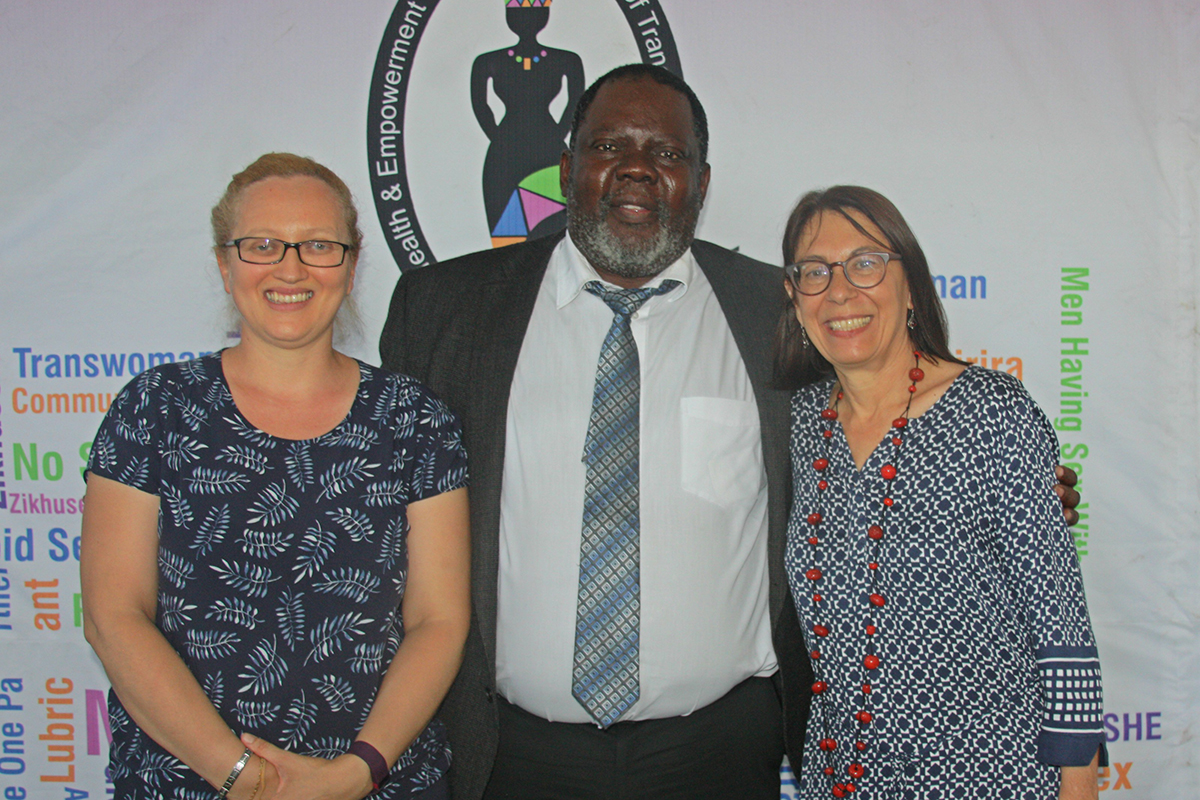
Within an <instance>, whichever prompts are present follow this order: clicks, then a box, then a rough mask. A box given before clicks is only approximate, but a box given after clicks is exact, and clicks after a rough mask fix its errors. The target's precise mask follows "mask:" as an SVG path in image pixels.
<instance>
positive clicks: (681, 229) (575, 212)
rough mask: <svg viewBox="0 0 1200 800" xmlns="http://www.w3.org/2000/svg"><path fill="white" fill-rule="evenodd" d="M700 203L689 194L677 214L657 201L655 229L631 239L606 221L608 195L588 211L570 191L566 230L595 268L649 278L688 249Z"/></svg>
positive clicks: (627, 275) (697, 198) (624, 276)
mask: <svg viewBox="0 0 1200 800" xmlns="http://www.w3.org/2000/svg"><path fill="white" fill-rule="evenodd" d="M700 207H701V201H700V199H699V197H698V196H696V195H693V196H692V197H689V198H688V203H687V205H686V206H685V207H684V208H683V209H682V210H681V211H680V213H679V214H677V215H672V214H671V211H670V210H669V209H668V208H667V207H666V206H665V205H662V204H659V206H658V208H657V211H656V214H657V216H658V223H659V226H658V233H656V234H655V235H654V237H653V238H651V239H649V240H648V241H644V242H637V243H630V242H627V241H625V240H623V239H621V238H620V237H618V236H617V235H616V234H614V233H613V232H612V230H611V229H610V228H609V227H608V226H607V225H606V224H605V217H606V216H607V215H606V212H607V210H608V208H609V200H608V199H607V198H601V200H600V208H599V210H598V211H597V212H596V213H590V212H588V211H585V210H584V209H582V208H580V207H579V204H578V202H577V201H576V200H575V194H574V192H572V193H571V194H570V196H568V197H567V230H568V231H569V232H570V234H571V241H573V242H574V243H575V246H576V247H578V248H579V252H580V253H582V254H583V256H584V258H586V259H587V260H588V262H589V263H590V264H591V265H592V266H593V267H595V268H596V269H598V270H603V271H605V272H609V273H611V274H613V275H619V276H620V277H622V278H631V279H638V278H652V277H654V276H655V275H657V274H658V273H660V272H662V271H663V270H664V269H666V268H667V267H669V266H671V265H672V264H674V263H675V262H676V261H678V260H679V257H680V256H682V255H683V254H684V253H685V252H687V249H688V248H689V247H690V246H691V244H692V239H694V238H695V236H696V221H697V220H698V219H699V218H700Z"/></svg>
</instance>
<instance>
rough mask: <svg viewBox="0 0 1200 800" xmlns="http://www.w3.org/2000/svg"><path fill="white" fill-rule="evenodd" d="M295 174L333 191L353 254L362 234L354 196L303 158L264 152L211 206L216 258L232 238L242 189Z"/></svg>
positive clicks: (335, 178)
mask: <svg viewBox="0 0 1200 800" xmlns="http://www.w3.org/2000/svg"><path fill="white" fill-rule="evenodd" d="M297 175H305V176H308V177H310V178H316V179H317V180H319V181H321V182H322V183H324V184H325V185H326V186H328V187H329V188H330V189H332V190H333V193H334V195H336V196H337V199H338V202H340V203H341V204H342V213H343V214H344V215H345V222H346V230H347V231H349V232H350V241H349V242H347V244H349V245H350V246H351V247H352V248H353V249H354V251H355V252H357V251H358V250H359V249H360V248H361V247H362V238H363V235H362V231H360V230H359V229H358V209H357V208H355V207H354V197H353V196H351V194H350V188H349V187H348V186H346V184H345V183H344V182H343V181H342V179H341V178H339V177H338V176H337V175H336V174H335V173H334V172H333V170H331V169H329V167H326V166H324V165H323V164H318V163H317V162H316V161H313V160H312V159H311V158H306V157H304V156H297V155H293V154H292V153H267V154H265V155H261V156H259V157H258V158H256V159H255V160H254V163H252V164H251V165H250V166H248V167H246V168H245V169H244V170H242V171H241V172H239V173H238V174H236V175H234V176H233V180H231V181H230V182H229V186H227V187H226V188H225V194H223V195H222V196H221V199H220V200H219V201H218V202H217V204H216V205H215V206H213V210H212V231H213V249H214V250H215V251H216V252H217V255H218V256H220V255H221V254H222V251H223V249H224V245H225V243H226V242H228V241H229V239H230V237H231V236H232V233H233V224H234V220H236V219H237V207H238V203H239V202H240V201H241V198H242V192H243V191H245V189H246V187H247V186H249V185H251V184H253V183H258V182H259V181H261V180H266V179H267V178H291V177H293V176H297Z"/></svg>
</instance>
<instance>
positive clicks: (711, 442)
mask: <svg viewBox="0 0 1200 800" xmlns="http://www.w3.org/2000/svg"><path fill="white" fill-rule="evenodd" d="M680 411H681V417H682V430H681V432H680V436H681V443H680V445H681V446H680V457H681V459H682V462H681V464H680V475H681V480H682V482H683V490H684V491H685V492H688V493H689V494H694V495H696V496H697V497H700V498H702V499H704V500H707V501H708V502H710V503H713V504H714V505H717V506H720V507H721V508H724V509H726V510H729V509H731V508H732V507H733V506H734V505H736V504H737V503H739V502H741V501H744V500H747V499H749V498H753V497H755V496H757V495H758V493H759V491H760V490H761V489H762V486H763V483H764V482H765V480H766V476H765V475H764V473H763V461H762V434H761V432H760V430H759V423H758V407H757V405H756V404H755V403H754V401H752V400H730V399H728V398H724V397H684V398H682V399H681V400H680Z"/></svg>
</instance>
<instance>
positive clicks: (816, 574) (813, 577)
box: [804, 567, 821, 581]
mask: <svg viewBox="0 0 1200 800" xmlns="http://www.w3.org/2000/svg"><path fill="white" fill-rule="evenodd" d="M804 577H806V578H808V579H809V580H810V581H819V580H821V570H819V569H817V568H816V567H813V568H812V569H810V570H809V571H808V572H806V573H804Z"/></svg>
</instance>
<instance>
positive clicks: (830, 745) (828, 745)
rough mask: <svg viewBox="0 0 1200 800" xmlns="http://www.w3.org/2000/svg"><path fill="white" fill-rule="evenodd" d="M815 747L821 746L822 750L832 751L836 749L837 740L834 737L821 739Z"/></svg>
mask: <svg viewBox="0 0 1200 800" xmlns="http://www.w3.org/2000/svg"><path fill="white" fill-rule="evenodd" d="M817 747H819V748H821V749H822V750H824V751H825V752H827V753H828V752H832V751H834V750H837V740H836V739H822V740H821V741H820V742H818V743H817Z"/></svg>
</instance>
